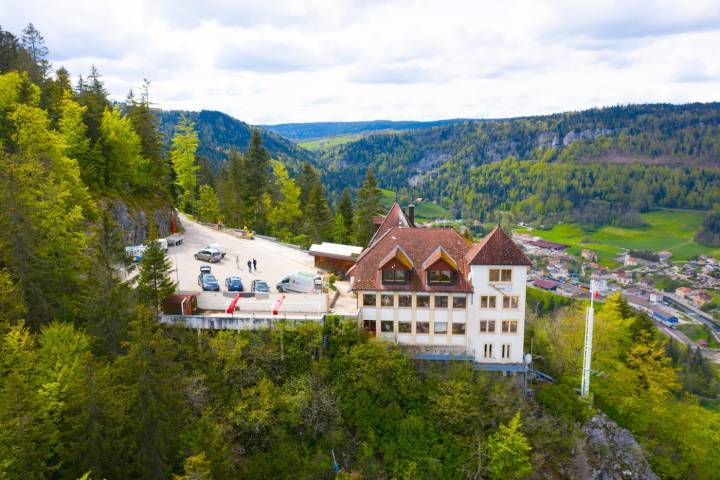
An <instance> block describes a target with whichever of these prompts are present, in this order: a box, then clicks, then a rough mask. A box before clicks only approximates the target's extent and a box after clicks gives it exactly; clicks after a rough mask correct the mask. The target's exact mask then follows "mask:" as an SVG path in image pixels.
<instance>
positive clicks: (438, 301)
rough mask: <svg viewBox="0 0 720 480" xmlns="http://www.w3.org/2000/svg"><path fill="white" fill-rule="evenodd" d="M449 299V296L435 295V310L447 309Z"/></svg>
mask: <svg viewBox="0 0 720 480" xmlns="http://www.w3.org/2000/svg"><path fill="white" fill-rule="evenodd" d="M447 306H448V297H447V295H435V308H447Z"/></svg>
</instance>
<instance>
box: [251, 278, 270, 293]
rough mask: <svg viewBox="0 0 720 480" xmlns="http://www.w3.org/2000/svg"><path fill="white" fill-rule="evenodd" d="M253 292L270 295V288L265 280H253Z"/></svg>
mask: <svg viewBox="0 0 720 480" xmlns="http://www.w3.org/2000/svg"><path fill="white" fill-rule="evenodd" d="M250 291H251V292H257V293H270V286H269V285H268V284H267V282H266V281H265V280H253V281H252V284H251V285H250Z"/></svg>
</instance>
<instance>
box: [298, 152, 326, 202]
mask: <svg viewBox="0 0 720 480" xmlns="http://www.w3.org/2000/svg"><path fill="white" fill-rule="evenodd" d="M319 183H320V176H319V175H318V173H317V171H316V170H315V168H313V166H312V165H311V164H310V162H307V161H306V162H303V165H302V168H301V169H300V174H299V175H298V176H297V184H298V186H299V187H300V205H307V202H308V198H310V191H311V190H312V189H313V188H314V187H315V185H317V184H319Z"/></svg>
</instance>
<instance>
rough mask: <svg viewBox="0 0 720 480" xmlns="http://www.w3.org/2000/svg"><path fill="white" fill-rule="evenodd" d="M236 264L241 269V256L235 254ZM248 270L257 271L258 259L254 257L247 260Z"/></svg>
mask: <svg viewBox="0 0 720 480" xmlns="http://www.w3.org/2000/svg"><path fill="white" fill-rule="evenodd" d="M235 266H236V267H237V268H238V270H240V257H239V256H237V255H236V256H235ZM247 267H248V272H250V273H252V271H253V270H255V271H256V272H257V260H255V259H254V258H253V259H252V260H248V261H247Z"/></svg>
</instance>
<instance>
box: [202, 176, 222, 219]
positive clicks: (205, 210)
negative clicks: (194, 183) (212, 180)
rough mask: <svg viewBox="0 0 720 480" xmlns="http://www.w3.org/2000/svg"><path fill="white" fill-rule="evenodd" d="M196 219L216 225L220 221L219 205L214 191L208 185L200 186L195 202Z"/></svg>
mask: <svg viewBox="0 0 720 480" xmlns="http://www.w3.org/2000/svg"><path fill="white" fill-rule="evenodd" d="M197 217H198V219H200V220H201V221H203V222H208V223H218V222H221V221H222V214H221V213H220V203H219V202H218V198H217V195H216V194H215V189H213V187H212V186H210V185H201V186H200V190H199V193H198V201H197Z"/></svg>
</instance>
